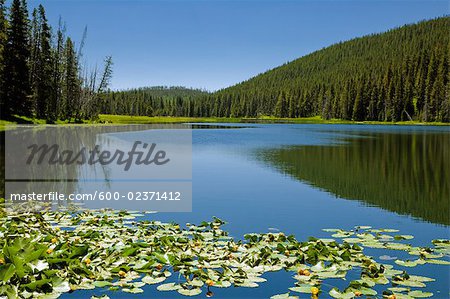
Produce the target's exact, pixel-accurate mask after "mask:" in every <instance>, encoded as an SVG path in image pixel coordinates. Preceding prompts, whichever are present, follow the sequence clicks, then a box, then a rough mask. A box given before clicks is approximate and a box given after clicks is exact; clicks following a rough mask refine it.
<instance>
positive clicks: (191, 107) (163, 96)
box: [101, 86, 208, 116]
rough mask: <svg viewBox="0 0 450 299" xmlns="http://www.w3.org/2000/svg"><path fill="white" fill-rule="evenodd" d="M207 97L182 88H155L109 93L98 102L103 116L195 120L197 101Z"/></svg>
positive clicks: (197, 90) (200, 92)
mask: <svg viewBox="0 0 450 299" xmlns="http://www.w3.org/2000/svg"><path fill="white" fill-rule="evenodd" d="M207 95H208V93H207V92H205V91H202V90H199V89H189V88H185V87H179V86H173V87H167V86H154V87H145V88H135V89H129V90H125V91H110V92H109V93H108V94H106V95H104V97H103V98H102V101H101V111H102V113H105V114H122V115H133V116H143V115H146V116H194V115H198V114H199V111H197V110H196V109H201V107H200V106H199V105H195V103H198V101H197V99H199V98H201V97H204V96H207Z"/></svg>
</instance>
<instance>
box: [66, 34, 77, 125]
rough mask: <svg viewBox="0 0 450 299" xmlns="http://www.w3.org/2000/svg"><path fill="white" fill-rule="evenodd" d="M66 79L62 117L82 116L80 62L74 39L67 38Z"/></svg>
mask: <svg viewBox="0 0 450 299" xmlns="http://www.w3.org/2000/svg"><path fill="white" fill-rule="evenodd" d="M64 58H65V61H64V79H63V96H62V98H63V100H62V102H63V104H62V105H63V108H62V119H71V118H75V119H76V120H78V119H79V118H80V116H81V115H80V108H81V107H80V101H79V100H80V81H79V78H78V62H77V56H76V52H75V48H74V45H73V42H72V40H71V39H70V37H69V38H67V40H66V44H65V49H64Z"/></svg>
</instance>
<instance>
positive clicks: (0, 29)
mask: <svg viewBox="0 0 450 299" xmlns="http://www.w3.org/2000/svg"><path fill="white" fill-rule="evenodd" d="M7 28H8V21H7V19H6V6H5V0H0V110H3V109H2V108H3V106H4V105H5V104H4V102H3V101H4V87H3V84H4V82H3V81H4V75H3V66H4V50H5V45H6V37H7V34H6V31H7ZM1 116H3V113H2V115H1Z"/></svg>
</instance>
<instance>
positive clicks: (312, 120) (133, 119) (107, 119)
mask: <svg viewBox="0 0 450 299" xmlns="http://www.w3.org/2000/svg"><path fill="white" fill-rule="evenodd" d="M99 119H100V122H103V123H111V124H151V123H186V122H193V123H195V122H197V123H246V122H262V123H298V124H381V125H392V124H395V125H444V126H445V125H447V126H448V125H450V124H449V123H441V122H432V123H424V122H419V121H403V122H395V123H394V122H378V121H363V122H358V121H349V120H341V119H328V120H327V119H323V118H321V117H320V116H314V117H305V118H276V117H272V116H261V117H258V118H224V117H222V118H216V117H171V116H156V117H149V116H128V115H109V114H101V115H100V116H99Z"/></svg>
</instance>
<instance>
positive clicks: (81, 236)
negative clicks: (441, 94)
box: [0, 210, 450, 299]
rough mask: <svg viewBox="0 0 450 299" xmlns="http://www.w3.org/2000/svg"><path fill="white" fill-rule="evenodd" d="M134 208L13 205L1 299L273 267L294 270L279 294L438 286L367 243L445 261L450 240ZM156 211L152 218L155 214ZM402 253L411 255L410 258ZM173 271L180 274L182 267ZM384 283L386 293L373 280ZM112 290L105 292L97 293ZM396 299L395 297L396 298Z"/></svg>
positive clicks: (6, 220)
mask: <svg viewBox="0 0 450 299" xmlns="http://www.w3.org/2000/svg"><path fill="white" fill-rule="evenodd" d="M142 216H144V215H143V214H139V213H137V212H126V211H108V210H102V211H81V212H77V213H70V212H45V213H8V214H6V215H4V216H3V217H2V218H1V219H0V298H3V297H7V298H57V297H59V296H60V295H61V294H64V293H67V292H74V291H77V290H92V289H96V288H102V289H108V290H110V291H121V292H126V293H132V294H137V293H143V292H144V286H146V285H154V286H155V288H156V289H157V290H158V291H161V292H177V293H179V294H181V295H185V296H196V295H199V294H202V293H206V296H207V297H211V296H213V295H214V294H213V290H214V288H228V287H231V286H234V287H248V288H255V287H258V286H259V284H261V283H264V282H265V281H266V279H265V278H264V277H263V275H264V274H265V273H266V272H273V271H280V270H285V271H289V272H292V273H293V279H294V285H293V287H291V288H290V289H289V292H287V293H285V294H279V295H274V296H273V298H278V299H281V298H293V297H295V294H296V293H308V294H310V295H308V296H312V297H313V298H314V297H318V296H320V294H322V293H323V292H325V290H327V291H328V290H329V291H328V294H329V295H330V296H332V297H334V298H354V297H359V296H369V297H375V296H385V297H389V296H396V298H421V297H427V296H429V295H432V294H431V293H427V292H423V291H420V290H418V289H420V288H424V287H425V286H426V283H427V282H429V281H433V279H432V278H427V277H419V276H413V275H409V274H407V273H406V272H405V271H401V270H396V269H394V267H393V266H392V265H385V264H381V263H377V262H376V261H375V260H374V259H373V258H371V257H369V256H367V255H365V254H364V252H363V249H364V247H374V248H387V249H394V250H406V251H408V252H410V254H411V255H412V256H414V257H415V258H414V259H412V260H411V261H396V263H397V264H398V265H401V266H412V264H411V263H417V264H419V262H417V261H420V263H440V264H447V263H448V262H447V261H446V260H445V259H440V258H444V257H445V258H447V257H448V256H449V248H450V243H449V241H448V240H435V241H433V244H434V246H433V248H419V247H412V246H410V245H407V244H403V243H400V241H404V240H408V239H410V238H411V237H412V236H402V235H396V236H392V237H391V236H389V235H388V233H391V232H393V231H389V230H373V229H371V228H369V227H358V228H355V229H354V230H352V231H344V230H327V231H329V232H332V233H333V237H334V238H335V239H340V238H342V239H343V240H342V241H340V242H338V241H336V240H335V239H317V238H310V239H309V240H307V241H303V242H300V241H297V240H296V239H295V237H294V236H286V235H284V234H283V233H281V232H277V233H267V234H247V235H245V239H244V240H234V239H233V238H231V237H230V236H229V235H228V233H227V232H226V231H224V230H223V229H222V226H223V225H224V224H225V222H224V221H222V220H220V219H218V218H213V220H212V221H210V222H202V223H200V224H198V225H192V224H187V225H186V227H185V228H182V227H180V226H179V225H178V224H175V223H162V222H159V221H148V220H143V219H142V220H139V221H138V219H136V218H140V217H142ZM147 218H148V217H147ZM402 262H403V263H402ZM349 271H357V272H358V273H359V275H358V277H359V279H357V280H353V281H350V282H349V283H348V287H347V288H346V289H344V290H339V289H337V288H334V287H332V286H330V285H328V284H327V281H328V280H330V279H342V280H344V279H346V277H347V273H348V272H349ZM174 274H175V275H174ZM376 285H384V286H385V292H384V293H383V294H378V293H377V292H376V291H375V289H374V287H375V286H376ZM99 298H107V296H103V297H99ZM391 298H393V297H391Z"/></svg>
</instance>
